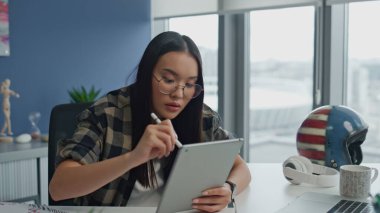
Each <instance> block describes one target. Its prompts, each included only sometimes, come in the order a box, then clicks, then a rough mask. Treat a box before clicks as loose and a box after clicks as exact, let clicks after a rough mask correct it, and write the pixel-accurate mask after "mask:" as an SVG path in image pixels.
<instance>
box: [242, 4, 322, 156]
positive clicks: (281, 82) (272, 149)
mask: <svg viewBox="0 0 380 213" xmlns="http://www.w3.org/2000/svg"><path fill="white" fill-rule="evenodd" d="M314 14H315V8H314V7H313V6H307V7H297V8H285V9H273V10H262V11H253V12H251V13H250V19H251V20H250V40H251V41H250V44H251V47H250V51H251V53H250V55H251V59H250V63H251V70H250V72H251V73H250V76H251V79H250V119H249V120H250V127H249V128H250V146H249V147H250V150H249V151H250V154H249V156H250V161H251V162H283V161H284V160H285V159H286V158H287V157H289V156H290V155H295V154H297V150H296V145H295V144H296V133H297V130H298V127H299V125H300V124H301V123H302V121H303V119H304V117H305V116H306V115H307V114H308V113H309V112H310V111H311V110H312V103H313V97H312V94H313V56H314V21H315V18H314ZM274 153H275V155H273V154H274Z"/></svg>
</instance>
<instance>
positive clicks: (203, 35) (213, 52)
mask: <svg viewBox="0 0 380 213" xmlns="http://www.w3.org/2000/svg"><path fill="white" fill-rule="evenodd" d="M169 30H172V31H176V32H178V33H180V34H183V35H187V36H189V37H190V38H191V39H193V40H194V42H195V43H196V44H197V46H198V48H199V51H200V53H201V56H202V60H203V78H204V87H205V88H204V91H205V99H204V102H205V103H206V104H207V105H209V106H210V107H211V108H212V109H213V110H216V111H217V110H218V15H201V16H189V17H180V18H170V19H169Z"/></svg>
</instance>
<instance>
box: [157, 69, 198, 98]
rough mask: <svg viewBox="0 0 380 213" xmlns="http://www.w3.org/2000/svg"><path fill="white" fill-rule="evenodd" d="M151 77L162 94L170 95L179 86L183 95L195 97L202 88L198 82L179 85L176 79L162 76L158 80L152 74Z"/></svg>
mask: <svg viewBox="0 0 380 213" xmlns="http://www.w3.org/2000/svg"><path fill="white" fill-rule="evenodd" d="M153 77H154V78H155V79H156V81H157V82H158V89H159V90H160V92H161V93H162V94H165V95H170V94H172V93H173V92H175V91H177V89H178V88H181V89H182V91H183V95H184V96H185V97H190V98H196V97H198V95H199V94H201V92H202V91H203V88H202V86H201V85H199V84H192V83H186V84H185V85H179V84H178V83H177V82H176V81H174V80H172V79H168V78H166V77H162V78H161V79H160V80H159V79H158V78H157V77H156V75H154V74H153Z"/></svg>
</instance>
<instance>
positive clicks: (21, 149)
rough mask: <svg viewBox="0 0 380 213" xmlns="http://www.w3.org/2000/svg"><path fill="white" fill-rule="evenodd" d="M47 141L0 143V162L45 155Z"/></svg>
mask: <svg viewBox="0 0 380 213" xmlns="http://www.w3.org/2000/svg"><path fill="white" fill-rule="evenodd" d="M47 155H48V143H47V142H41V141H31V142H30V143H24V144H21V143H16V142H12V143H4V142H1V143H0V163H2V162H7V161H15V160H26V159H31V158H40V157H47Z"/></svg>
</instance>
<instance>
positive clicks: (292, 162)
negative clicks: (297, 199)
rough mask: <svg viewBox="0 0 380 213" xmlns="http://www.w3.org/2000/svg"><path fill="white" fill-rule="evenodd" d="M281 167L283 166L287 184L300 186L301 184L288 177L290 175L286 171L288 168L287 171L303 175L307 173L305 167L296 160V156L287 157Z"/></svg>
mask: <svg viewBox="0 0 380 213" xmlns="http://www.w3.org/2000/svg"><path fill="white" fill-rule="evenodd" d="M282 166H283V172H284V176H285V178H286V179H287V180H288V181H289V182H291V183H293V184H296V185H298V184H301V182H299V181H297V180H296V179H294V177H290V175H289V174H288V173H287V171H286V170H287V168H288V169H293V170H296V171H297V172H304V173H305V172H307V167H306V166H305V165H304V164H303V163H302V162H301V161H300V160H299V159H297V156H292V157H289V158H288V159H287V160H286V161H285V162H284V163H283V164H282Z"/></svg>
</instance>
